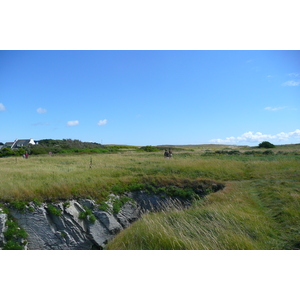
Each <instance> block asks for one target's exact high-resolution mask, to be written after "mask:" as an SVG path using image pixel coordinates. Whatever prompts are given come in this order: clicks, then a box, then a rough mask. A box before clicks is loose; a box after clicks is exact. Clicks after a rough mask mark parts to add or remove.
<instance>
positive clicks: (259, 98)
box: [0, 50, 300, 146]
mask: <svg viewBox="0 0 300 300" xmlns="http://www.w3.org/2000/svg"><path fill="white" fill-rule="evenodd" d="M299 104H300V51H273V50H271V51H268V50H264V51H254V50H250V51H246V50H243V51H231V50H228V51H221V50H219V51H209V50H201V51H200V50H199V51H175V50H171V51H167V50H165V51H9V50H8V51H5V50H3V51H0V142H8V141H13V140H15V139H16V138H33V139H35V140H39V139H46V138H51V139H64V138H66V139H67V138H71V139H79V140H81V141H93V142H97V143H103V144H127V145H139V146H143V145H161V144H173V145H180V144H209V143H222V144H237V145H250V146H254V145H257V144H258V143H259V142H261V141H264V140H268V141H270V142H272V143H274V144H288V143H300V124H299V121H300V105H299Z"/></svg>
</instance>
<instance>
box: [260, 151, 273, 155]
mask: <svg viewBox="0 0 300 300" xmlns="http://www.w3.org/2000/svg"><path fill="white" fill-rule="evenodd" d="M262 154H264V155H273V154H274V152H273V151H272V150H266V151H264V152H263V153H262Z"/></svg>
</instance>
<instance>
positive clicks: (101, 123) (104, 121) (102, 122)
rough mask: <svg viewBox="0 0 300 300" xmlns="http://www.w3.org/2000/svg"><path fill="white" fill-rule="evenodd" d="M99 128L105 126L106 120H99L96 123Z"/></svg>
mask: <svg viewBox="0 0 300 300" xmlns="http://www.w3.org/2000/svg"><path fill="white" fill-rule="evenodd" d="M97 124H98V125H99V126H104V125H106V124H107V120H106V119H104V120H100V121H99V122H98V123H97Z"/></svg>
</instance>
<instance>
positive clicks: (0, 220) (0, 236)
mask: <svg viewBox="0 0 300 300" xmlns="http://www.w3.org/2000/svg"><path fill="white" fill-rule="evenodd" d="M6 221H7V215H6V214H5V213H4V212H3V210H2V209H1V208H0V247H2V246H3V245H4V244H5V237H4V232H5V231H6V226H5V223H6Z"/></svg>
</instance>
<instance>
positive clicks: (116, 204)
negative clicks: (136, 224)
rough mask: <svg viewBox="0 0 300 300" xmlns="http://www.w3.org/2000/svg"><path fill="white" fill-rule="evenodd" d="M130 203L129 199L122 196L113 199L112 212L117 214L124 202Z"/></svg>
mask: <svg viewBox="0 0 300 300" xmlns="http://www.w3.org/2000/svg"><path fill="white" fill-rule="evenodd" d="M130 201H132V199H131V198H129V197H126V196H122V197H120V198H119V199H115V201H114V203H113V212H114V213H116V214H117V213H119V211H120V210H121V208H122V206H123V205H124V204H125V203H126V202H130Z"/></svg>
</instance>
